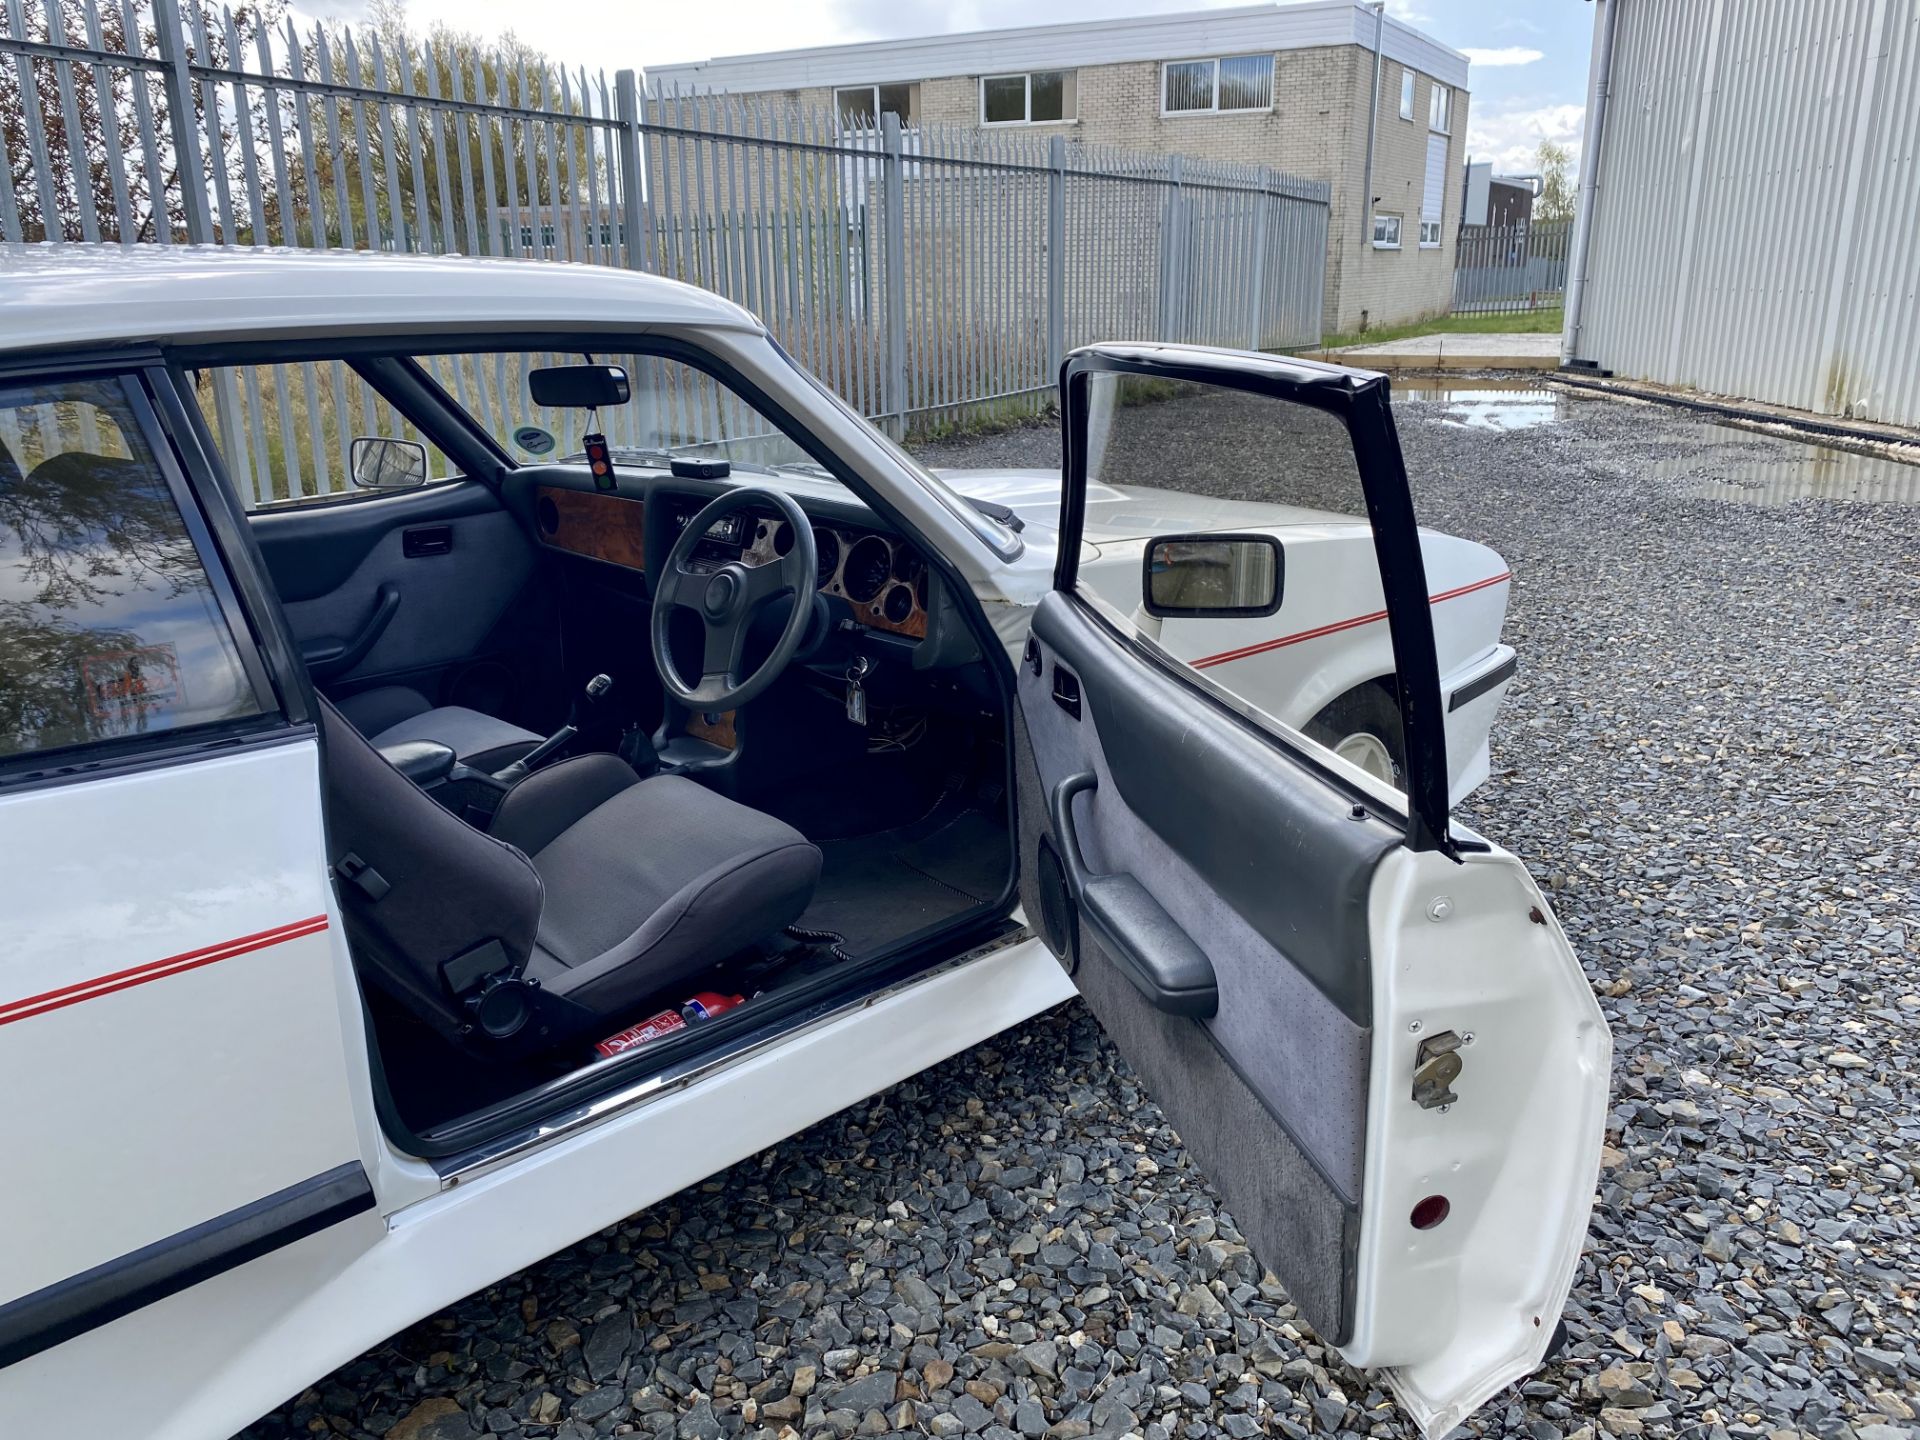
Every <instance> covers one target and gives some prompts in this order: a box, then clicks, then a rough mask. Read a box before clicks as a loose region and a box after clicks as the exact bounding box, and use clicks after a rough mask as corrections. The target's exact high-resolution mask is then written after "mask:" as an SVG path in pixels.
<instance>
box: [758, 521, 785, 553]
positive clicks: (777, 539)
mask: <svg viewBox="0 0 1920 1440" xmlns="http://www.w3.org/2000/svg"><path fill="white" fill-rule="evenodd" d="M769 528H771V529H772V531H773V553H774V554H776V555H782V556H784V555H786V554H788V553H790V552H791V551H792V549H793V527H792V526H791V525H789V524H787V522H786V521H784V520H762V521H761V522H760V533H761V534H762V535H765V534H766V533H767V531H768V529H769Z"/></svg>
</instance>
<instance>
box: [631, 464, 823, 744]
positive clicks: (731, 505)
mask: <svg viewBox="0 0 1920 1440" xmlns="http://www.w3.org/2000/svg"><path fill="white" fill-rule="evenodd" d="M756 506H757V507H760V508H768V507H771V508H772V509H775V510H778V511H779V512H780V514H781V515H782V516H783V517H784V518H785V519H786V522H787V524H788V525H789V526H790V527H791V528H792V531H793V548H792V549H791V550H789V551H787V553H786V554H785V555H783V556H781V557H780V558H779V559H777V560H772V561H769V562H768V563H766V564H764V565H746V564H743V563H741V562H740V561H738V560H728V561H726V562H724V563H722V564H720V565H718V566H713V567H711V568H702V569H699V570H695V569H692V568H690V565H691V562H692V560H693V552H694V550H695V549H696V548H697V547H698V546H699V544H700V542H701V541H702V540H703V539H705V538H706V534H707V531H709V530H710V529H712V528H713V526H714V525H715V524H717V523H718V522H719V521H721V520H723V519H725V518H726V517H727V516H729V515H731V514H733V513H734V512H735V511H738V510H746V509H748V508H750V507H756ZM815 564H816V561H815V552H814V541H813V526H812V525H811V524H810V523H809V522H808V520H807V516H806V512H805V511H803V510H801V508H800V507H799V505H798V504H796V503H795V502H794V500H793V498H792V497H791V496H789V495H787V494H785V493H783V492H782V491H779V490H775V489H772V488H770V487H768V486H764V485H742V486H740V487H739V488H738V489H734V490H729V491H728V492H727V493H726V494H724V495H721V496H720V497H719V498H718V499H716V500H714V501H713V502H712V503H711V504H710V505H708V506H707V507H706V509H704V510H702V511H701V512H700V513H699V514H698V515H696V516H694V517H693V519H691V520H689V521H688V522H687V525H686V528H685V529H684V530H682V531H681V532H680V538H679V539H677V540H675V541H674V542H673V549H672V550H670V551H668V552H667V559H666V564H665V565H663V566H662V567H661V572H660V574H659V576H658V577H656V578H655V581H654V586H653V626H652V632H653V664H654V668H655V669H656V670H658V671H659V672H660V683H661V684H663V685H665V686H666V687H667V693H668V694H669V695H671V696H672V697H673V698H674V699H676V700H678V701H679V702H680V703H681V704H682V705H684V706H686V707H687V708H688V709H690V710H703V711H709V712H711V711H716V710H734V709H738V708H739V707H740V706H742V705H744V704H746V703H747V701H749V700H751V699H753V697H754V696H756V695H758V694H759V693H760V692H761V691H762V690H765V689H766V688H767V686H769V685H771V684H772V683H773V681H774V678H775V677H776V676H778V675H779V673H780V672H781V671H782V670H784V669H786V668H787V662H788V661H790V660H792V659H793V657H794V653H795V652H796V651H797V650H799V648H800V642H801V640H802V639H804V638H805V636H806V633H807V626H808V623H809V621H811V619H812V617H813V606H812V605H811V604H809V603H806V601H807V600H809V599H810V598H811V597H812V595H813V586H814V580H815V571H814V567H815ZM783 595H794V596H798V597H802V598H801V599H800V601H798V602H797V603H795V605H794V606H793V613H792V614H790V615H789V616H788V617H787V624H786V628H785V629H783V630H782V631H781V632H780V639H779V641H778V643H776V644H775V645H774V647H773V652H772V653H771V654H770V655H768V656H767V658H766V659H765V660H763V661H762V662H761V663H760V668H759V669H757V670H755V671H754V672H753V674H751V675H748V676H746V677H745V678H744V679H743V678H742V677H741V675H740V673H739V672H740V656H741V652H742V651H743V650H744V649H745V648H746V643H747V630H748V628H749V627H750V625H751V623H752V620H753V615H754V612H755V611H757V610H758V609H759V608H760V607H761V606H762V605H764V604H766V603H767V602H768V601H770V600H775V599H778V598H779V597H780V596H783ZM676 609H684V610H691V611H693V612H694V613H695V614H696V615H698V616H699V617H700V619H701V622H702V624H703V625H704V626H705V628H706V636H705V647H704V651H703V655H702V658H701V662H700V683H699V684H697V685H689V684H687V683H686V682H685V681H684V680H682V679H681V678H680V673H679V671H678V670H676V669H675V668H674V663H673V651H672V649H671V647H670V646H669V644H668V621H669V620H670V618H671V617H672V614H673V612H674V611H675V610H676Z"/></svg>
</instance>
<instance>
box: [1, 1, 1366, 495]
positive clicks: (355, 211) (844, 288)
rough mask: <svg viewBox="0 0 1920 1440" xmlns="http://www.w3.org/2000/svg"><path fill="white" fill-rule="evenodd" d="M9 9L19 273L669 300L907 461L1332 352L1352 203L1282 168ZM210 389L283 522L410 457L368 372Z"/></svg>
mask: <svg viewBox="0 0 1920 1440" xmlns="http://www.w3.org/2000/svg"><path fill="white" fill-rule="evenodd" d="M0 5H3V6H4V14H3V18H4V27H0V238H4V239H6V240H9V241H21V240H26V241H50V242H81V241H84V242H107V243H120V244H138V243H154V244H183V243H201V244H207V243H216V244H230V245H243V246H260V245H278V246H293V247H299V248H342V247H344V248H349V249H378V250H387V251H419V252H427V253H462V254H471V255H494V256H499V255H509V256H523V257H530V258H535V259H544V260H550V261H573V262H581V263H587V264H601V265H615V266H624V267H629V268H633V269H641V270H647V271H651V272H653V273H657V274H661V275H665V276H670V277H672V278H675V279H679V280H684V281H687V282H689V283H692V284H696V285H701V286H705V287H706V288H708V289H711V290H715V291H718V292H719V293H721V294H723V295H726V296H727V297H729V298H730V299H733V300H735V301H737V302H739V303H740V304H742V305H744V306H745V307H746V308H748V309H749V310H752V311H754V312H755V313H756V314H758V315H759V316H760V317H761V318H762V319H763V320H764V321H765V322H766V323H767V325H768V326H769V328H770V329H771V330H772V331H773V333H774V334H775V336H776V337H777V338H778V339H779V340H780V342H781V343H782V344H783V345H784V346H785V347H786V348H787V349H788V350H789V351H790V352H791V353H793V354H794V355H795V356H796V357H797V358H798V359H799V360H800V361H801V362H802V363H804V364H806V365H807V366H808V367H809V368H811V369H812V370H814V371H815V372H816V373H817V374H819V375H820V376H821V378H822V379H823V380H824V381H826V383H828V384H829V385H831V386H833V387H834V388H835V389H837V390H838V391H839V392H840V393H841V394H842V395H844V396H845V397H846V398H847V399H848V400H849V401H850V402H852V403H853V404H854V405H855V406H856V407H858V408H859V409H860V410H861V411H862V413H864V414H866V415H868V416H871V417H873V418H875V419H877V420H881V421H884V422H886V423H888V424H889V427H890V428H891V429H893V430H894V431H895V433H896V434H898V433H903V432H904V431H905V430H907V429H908V428H909V427H915V428H926V427H931V426H939V425H942V424H948V423H955V422H963V421H966V420H968V419H971V418H975V417H978V416H981V415H984V414H999V413H1005V412H1006V411H1008V410H1010V409H1011V410H1018V409H1021V408H1030V409H1037V408H1039V407H1040V406H1042V405H1044V404H1045V403H1046V401H1047V399H1048V397H1049V396H1050V394H1051V391H1052V386H1053V381H1054V375H1055V372H1056V370H1057V367H1058V364H1059V360H1060V358H1061V356H1062V355H1064V353H1065V352H1066V351H1067V350H1068V349H1070V348H1071V347H1073V346H1075V345H1078V344H1081V343H1084V342H1086V341H1090V340H1096V339H1121V340H1145V339H1161V340H1183V341H1200V342H1206V343H1213V344H1224V345H1234V346H1243V347H1247V348H1265V349H1275V348H1283V347H1287V346H1292V345H1300V344H1311V343H1314V342H1316V341H1317V340H1318V338H1319V334H1320V307H1321V293H1322V288H1323V279H1324V273H1325V263H1326V233H1327V208H1328V206H1327V202H1328V187H1327V186H1326V185H1325V184H1324V183H1317V182H1311V181H1304V180H1299V179H1296V178H1293V177H1289V176H1286V175H1282V174H1280V173H1278V172H1276V171H1273V170H1270V169H1266V168H1263V167H1257V166H1249V165H1230V164H1224V163H1218V162H1205V161H1199V160H1195V159H1192V158H1184V157H1180V156H1168V155H1151V154H1138V153H1129V152H1121V151H1114V150H1108V149H1101V148H1095V147H1090V146H1084V145H1078V144H1071V143H1068V142H1066V141H1064V140H1062V139H1060V138H1058V137H1053V138H1042V137H1036V136H1028V135H1010V134H1005V133H995V132H986V131H979V130H975V129H971V128H967V127H946V126H940V125H934V124H921V125H916V126H912V127H902V126H901V125H900V124H899V123H898V121H897V120H896V119H895V118H894V117H891V116H887V117H882V120H881V123H880V124H879V125H878V126H876V127H873V128H870V129H865V130H851V131H850V130H848V129H846V128H845V127H844V126H843V125H842V124H841V123H840V122H839V120H838V117H836V116H835V115H834V114H833V113H831V112H829V111H825V110H819V109H810V108H806V107H802V106H797V105H794V104H792V103H788V102H786V101H776V100H774V99H772V98H770V97H758V96H727V95H710V94H701V95H683V94H657V95H650V94H647V93H645V91H644V90H643V89H642V87H641V85H640V83H639V82H638V80H637V78H636V76H635V74H634V72H632V71H624V70H623V71H620V72H618V73H617V74H616V75H615V76H614V77H613V78H612V80H611V82H609V79H608V77H607V76H606V75H605V74H591V73H589V72H587V71H585V70H584V69H575V70H571V71H569V70H565V69H562V68H558V67H555V66H553V65H552V64H550V63H548V62H547V61H545V60H544V59H541V58H540V57H537V56H534V55H531V54H530V53H527V52H525V51H524V50H516V49H513V48H511V46H510V43H509V46H508V47H505V48H495V49H485V48H477V47H475V46H473V45H472V44H471V42H469V41H467V40H465V39H462V38H451V37H448V36H446V35H444V34H437V35H435V36H432V37H429V38H427V39H424V40H420V39H414V38H410V37H407V36H405V35H403V34H401V33H399V32H398V31H397V30H395V29H393V28H391V27H389V28H386V29H383V30H380V31H377V32H362V33H359V34H356V33H354V32H352V31H348V30H342V29H337V28H330V27H326V26H315V27H313V28H311V29H307V30H304V31H303V30H302V29H301V28H300V27H299V26H297V25H296V24H295V23H294V22H293V21H292V20H291V19H278V20H274V21H271V22H269V21H267V20H265V19H263V18H262V15H261V12H259V11H256V10H252V9H245V8H243V9H230V8H223V9H221V10H219V11H218V12H217V13H216V12H215V11H214V10H213V9H212V8H210V7H208V6H205V5H203V4H202V3H201V0H32V3H29V0H0ZM455 378H458V377H455ZM208 386H209V388H208V394H207V397H206V398H207V401H208V407H209V412H210V416H212V417H213V418H215V419H216V422H217V427H218V429H219V431H220V434H221V436H222V438H223V441H225V442H226V449H227V451H228V457H229V464H230V466H232V467H233V468H234V469H235V470H236V474H237V475H238V474H240V472H242V471H245V472H247V473H246V474H245V475H244V476H243V477H242V479H243V483H244V485H245V487H246V488H247V489H248V490H249V491H250V493H251V494H252V495H253V496H254V497H255V498H256V499H257V500H259V501H263V502H264V501H269V500H273V499H284V498H304V497H307V496H311V495H314V494H324V493H330V492H332V491H334V490H338V489H340V488H342V487H343V486H344V485H345V484H346V480H345V474H344V466H343V465H342V464H337V463H334V462H335V460H336V459H339V458H341V457H344V454H345V440H346V438H347V435H348V433H349V431H350V430H351V431H357V433H368V432H369V431H370V430H371V431H380V432H381V433H392V430H391V424H392V421H393V417H391V416H390V415H387V416H386V417H385V428H384V429H383V421H382V416H381V413H380V412H382V411H383V409H384V403H383V402H381V401H379V400H378V398H377V397H376V396H373V395H372V394H371V393H370V392H368V391H366V389H365V387H362V386H359V385H358V384H357V383H350V380H349V377H347V376H346V375H344V374H342V373H340V370H339V367H331V368H329V367H324V366H322V367H312V366H282V367H265V366H262V367H255V368H251V369H248V370H243V371H240V372H236V373H235V374H233V375H228V376H221V377H216V378H215V379H213V380H210V381H209V382H208ZM474 391H475V403H478V404H481V405H483V406H484V407H486V408H487V409H488V410H489V411H491V410H493V409H495V408H497V409H498V410H499V412H500V413H499V414H497V415H496V414H492V413H489V414H488V415H487V419H488V420H489V422H490V423H493V424H494V426H495V428H496V430H497V432H498V433H501V434H505V433H507V432H508V431H509V430H510V429H511V427H512V425H514V424H517V423H519V420H520V418H521V417H520V416H518V415H517V414H515V413H514V411H515V407H516V406H517V405H522V404H524V397H521V396H517V395H515V394H513V393H511V391H510V390H505V391H503V390H502V389H501V387H498V386H485V385H479V384H477V383H476V385H475V386H474ZM296 416H304V417H307V421H308V423H307V424H306V426H305V427H304V428H306V429H308V430H310V431H311V432H312V434H311V437H310V439H302V440H301V441H299V442H298V443H295V442H294V440H293V435H294V431H295V429H297V428H301V427H298V426H296V425H295V424H294V423H293V422H294V419H295V418H296ZM315 417H318V419H315ZM321 420H323V421H324V425H322V424H321V423H319V422H320V421H321ZM321 429H325V430H326V431H327V432H328V433H327V434H325V435H324V436H323V435H322V434H321V433H320V431H321ZM242 452H244V456H243V453H242ZM245 456H250V457H251V458H250V459H248V458H244V457H245ZM303 459H304V460H305V462H306V463H305V464H304V465H302V463H301V462H302V460H303Z"/></svg>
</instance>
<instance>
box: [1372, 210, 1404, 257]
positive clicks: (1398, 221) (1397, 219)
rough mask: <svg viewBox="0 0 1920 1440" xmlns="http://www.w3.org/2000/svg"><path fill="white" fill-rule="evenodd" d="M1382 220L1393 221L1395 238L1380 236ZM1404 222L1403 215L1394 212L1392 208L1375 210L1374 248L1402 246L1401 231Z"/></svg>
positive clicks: (1395, 248)
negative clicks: (1386, 238)
mask: <svg viewBox="0 0 1920 1440" xmlns="http://www.w3.org/2000/svg"><path fill="white" fill-rule="evenodd" d="M1382 222H1391V224H1392V227H1393V239H1391V240H1382V239H1381V238H1380V231H1381V228H1382ZM1402 224H1403V217H1401V216H1399V215H1396V214H1394V212H1393V211H1391V210H1376V211H1374V212H1373V248H1374V249H1376V250H1398V249H1399V248H1400V233H1401V228H1402Z"/></svg>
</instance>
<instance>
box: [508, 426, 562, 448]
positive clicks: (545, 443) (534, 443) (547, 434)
mask: <svg viewBox="0 0 1920 1440" xmlns="http://www.w3.org/2000/svg"><path fill="white" fill-rule="evenodd" d="M513 443H514V444H516V445H518V446H519V447H520V448H521V449H522V450H524V451H526V452H527V454H529V455H547V454H550V453H552V451H553V447H554V446H555V445H557V444H558V443H559V442H558V441H557V440H555V439H554V438H553V432H552V431H551V430H543V429H541V428H540V427H539V426H538V425H522V426H521V427H520V428H519V429H518V430H515V431H514V432H513Z"/></svg>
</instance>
